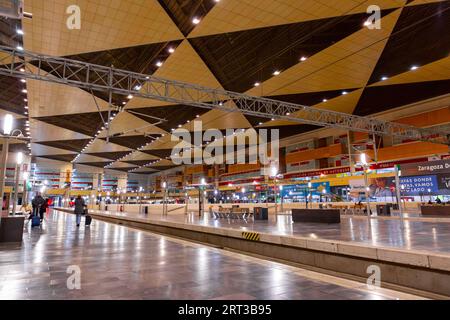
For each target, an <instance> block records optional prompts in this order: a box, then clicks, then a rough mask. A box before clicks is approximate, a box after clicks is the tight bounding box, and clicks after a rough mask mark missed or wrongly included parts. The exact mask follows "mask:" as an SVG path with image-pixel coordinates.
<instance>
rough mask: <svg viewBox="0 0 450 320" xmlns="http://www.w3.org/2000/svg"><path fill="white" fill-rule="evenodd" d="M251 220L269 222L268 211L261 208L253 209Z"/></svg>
mask: <svg viewBox="0 0 450 320" xmlns="http://www.w3.org/2000/svg"><path fill="white" fill-rule="evenodd" d="M253 218H254V219H255V220H269V209H268V208H262V207H254V208H253Z"/></svg>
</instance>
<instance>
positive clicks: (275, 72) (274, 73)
mask: <svg viewBox="0 0 450 320" xmlns="http://www.w3.org/2000/svg"><path fill="white" fill-rule="evenodd" d="M280 73H281V71H280V70H275V71H274V72H273V75H274V76H278V75H279V74H280Z"/></svg>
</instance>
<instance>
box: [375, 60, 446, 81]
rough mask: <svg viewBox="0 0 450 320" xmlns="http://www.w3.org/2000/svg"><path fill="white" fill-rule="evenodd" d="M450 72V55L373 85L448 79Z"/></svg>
mask: <svg viewBox="0 0 450 320" xmlns="http://www.w3.org/2000/svg"><path fill="white" fill-rule="evenodd" d="M449 74H450V57H446V58H444V59H441V60H438V61H436V62H432V63H429V64H427V65H424V66H420V67H418V68H417V69H415V70H409V71H407V72H405V73H401V74H399V75H396V76H394V77H392V78H388V79H385V80H381V81H379V82H375V83H374V84H372V85H371V86H386V85H392V84H402V83H413V82H425V81H435V80H445V79H448V77H449Z"/></svg>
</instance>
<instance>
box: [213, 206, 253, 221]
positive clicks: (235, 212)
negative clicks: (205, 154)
mask: <svg viewBox="0 0 450 320" xmlns="http://www.w3.org/2000/svg"><path fill="white" fill-rule="evenodd" d="M210 212H211V218H215V219H242V220H245V219H247V218H249V217H250V216H252V215H253V214H252V213H250V210H249V209H248V208H239V207H235V206H233V208H231V209H230V208H222V207H219V210H218V211H215V210H212V209H211V210H210Z"/></svg>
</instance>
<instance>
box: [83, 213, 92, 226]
mask: <svg viewBox="0 0 450 320" xmlns="http://www.w3.org/2000/svg"><path fill="white" fill-rule="evenodd" d="M91 222H92V217H91V216H90V215H86V218H85V225H86V227H89V226H90V225H91Z"/></svg>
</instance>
